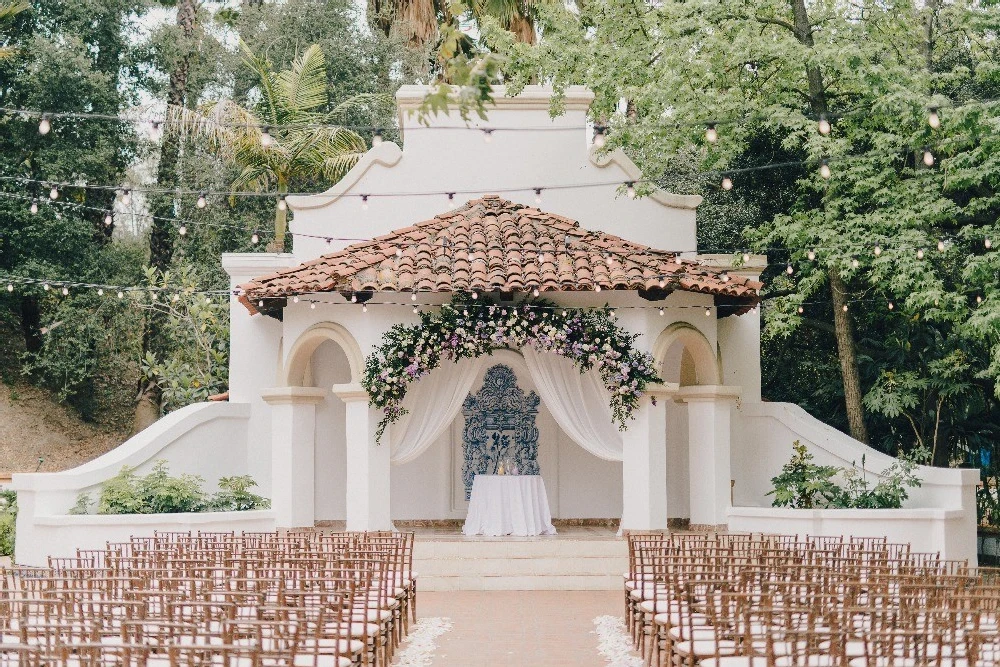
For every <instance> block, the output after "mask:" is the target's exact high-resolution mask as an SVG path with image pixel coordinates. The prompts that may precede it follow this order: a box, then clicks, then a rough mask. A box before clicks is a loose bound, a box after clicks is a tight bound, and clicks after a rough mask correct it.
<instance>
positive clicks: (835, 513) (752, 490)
mask: <svg viewBox="0 0 1000 667" xmlns="http://www.w3.org/2000/svg"><path fill="white" fill-rule="evenodd" d="M734 433H738V434H739V435H737V436H736V437H734V443H735V444H734V446H733V449H732V469H733V473H734V477H735V479H734V482H735V484H734V487H733V505H734V508H733V510H732V511H731V513H730V523H729V525H730V528H731V529H732V530H760V529H761V528H762V527H767V528H766V530H767V532H776V533H785V534H800V535H804V534H806V533H807V532H810V533H812V534H820V533H822V534H844V535H852V534H853V535H857V536H861V535H866V536H867V535H874V534H879V535H887V536H889V537H890V538H891V539H902V537H903V536H905V535H913V537H914V539H910V540H906V541H910V542H912V543H913V544H914V548H915V549H918V547H919V549H918V550H932V551H940V552H941V554H942V556H943V557H947V558H968V559H969V560H970V561H971V562H975V554H976V547H975V542H976V485H977V484H978V483H979V471H978V470H974V469H957V468H933V467H929V466H919V467H918V468H917V471H916V472H917V475H918V476H919V477H920V478H921V480H922V483H921V486H920V488H915V489H911V490H910V497H909V498H908V499H907V500H906V502H905V503H904V504H903V509H901V510H789V509H784V508H772V507H770V505H771V497H770V496H768V495H767V493H768V492H769V491H770V490H771V478H772V477H774V476H776V475H777V474H778V473H779V472H780V471H781V466H782V465H783V464H785V463H786V462H787V461H788V459H789V458H790V457H791V455H792V442H794V441H795V440H799V441H800V442H802V444H804V445H806V447H807V448H808V449H809V451H810V453H812V454H813V456H814V457H815V463H817V464H819V465H833V466H839V467H850V466H851V465H856V466H858V467H861V465H862V457H864V467H865V470H866V471H867V475H868V479H869V480H871V482H872V483H873V484H874V483H877V481H878V479H879V478H880V475H879V473H881V472H882V471H883V470H884V469H885V468H887V467H888V466H889V465H891V464H892V462H893V461H894V460H895V459H894V458H893V457H891V456H888V455H886V454H883V453H882V452H879V451H878V450H875V449H872V448H871V447H869V446H867V445H865V444H864V443H862V442H859V441H857V440H855V439H854V438H852V437H850V436H849V435H847V434H845V433H842V432H841V431H838V430H837V429H835V428H833V427H832V426H829V425H827V424H824V423H823V422H821V421H819V420H818V419H816V418H815V417H813V416H812V415H810V414H809V413H808V412H806V411H805V410H803V409H802V408H800V407H799V406H797V405H793V404H791V403H765V402H761V403H757V402H752V403H746V404H743V405H742V406H741V407H740V409H739V418H738V421H736V423H734ZM758 508H759V509H758ZM803 513H810V514H809V515H808V516H806V515H805V514H803ZM921 522H923V523H921ZM920 526H922V528H921V527H920ZM859 531H860V532H859ZM880 531H882V532H880ZM918 533H919V536H918ZM918 537H919V539H918ZM931 547H933V548H931Z"/></svg>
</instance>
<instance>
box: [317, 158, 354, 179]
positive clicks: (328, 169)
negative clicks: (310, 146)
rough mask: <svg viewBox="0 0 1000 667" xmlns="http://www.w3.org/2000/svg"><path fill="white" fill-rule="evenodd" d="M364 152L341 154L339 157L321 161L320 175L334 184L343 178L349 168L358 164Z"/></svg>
mask: <svg viewBox="0 0 1000 667" xmlns="http://www.w3.org/2000/svg"><path fill="white" fill-rule="evenodd" d="M362 155H364V152H360V153H342V154H340V155H335V156H332V157H328V158H326V159H325V160H323V162H322V165H321V167H322V168H321V170H320V173H321V174H322V176H323V178H326V179H327V180H329V181H330V182H332V183H336V182H337V181H339V180H340V179H342V178H343V177H344V174H346V173H347V172H349V171H350V170H351V167H353V166H354V165H356V164H357V163H358V160H360V159H361V156H362Z"/></svg>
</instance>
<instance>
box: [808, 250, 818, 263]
mask: <svg viewBox="0 0 1000 667" xmlns="http://www.w3.org/2000/svg"><path fill="white" fill-rule="evenodd" d="M806 257H808V258H809V261H810V262H812V261H813V260H815V259H816V251H815V250H810V251H809V252H808V253H807V254H806Z"/></svg>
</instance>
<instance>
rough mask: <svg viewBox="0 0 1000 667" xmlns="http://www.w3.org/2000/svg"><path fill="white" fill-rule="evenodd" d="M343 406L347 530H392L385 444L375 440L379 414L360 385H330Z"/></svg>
mask: <svg viewBox="0 0 1000 667" xmlns="http://www.w3.org/2000/svg"><path fill="white" fill-rule="evenodd" d="M333 393H334V394H336V395H337V396H339V397H340V399H341V400H343V401H344V404H345V406H346V410H345V421H346V433H345V436H346V443H347V485H346V486H347V489H346V492H347V530H392V521H391V520H390V518H389V469H390V466H389V443H388V442H387V440H388V438H383V442H382V443H378V442H376V441H375V431H376V429H377V428H378V422H379V419H381V415H382V413H381V412H380V411H378V410H375V409H373V408H371V407H370V406H369V405H368V392H366V391H365V390H364V389H363V388H362V387H361V385H357V384H343V385H334V387H333Z"/></svg>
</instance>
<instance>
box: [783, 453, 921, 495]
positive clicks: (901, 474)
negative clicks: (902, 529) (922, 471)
mask: <svg viewBox="0 0 1000 667" xmlns="http://www.w3.org/2000/svg"><path fill="white" fill-rule="evenodd" d="M792 449H793V450H794V453H793V454H792V458H791V460H790V461H789V462H788V463H786V464H785V465H784V466H782V467H781V474H780V475H778V476H777V477H772V478H771V484H772V485H773V488H772V489H771V491H769V492H768V494H767V495H769V496H774V501H773V502H772V503H771V504H772V505H773V506H774V507H794V508H799V509H812V508H834V509H899V508H900V507H902V506H903V502H904V501H905V500H906V499H907V498H909V491H908V489H910V488H914V487H919V486H920V478H919V477H918V476H917V475H916V472H915V471H916V469H917V466H918V465H919V464H920V463H921V462H922V461H925V460H926V459H927V458H928V454H929V453H928V452H927V450H925V449H916V450H914V451H912V452H910V453H909V454H904V455H902V456H900V457H899V458H898V459H896V460H895V461H894V462H893V463H892V465H890V466H889V467H888V468H886V469H885V470H883V471H882V473H881V475H880V478H881V479H879V481H878V483H877V484H876V485H875V486H870V485H869V482H868V473H867V470H866V469H865V457H864V456H862V457H861V468H858V467H857V466H856V465H852V466H851V467H850V468H838V467H835V466H820V465H816V464H814V463H812V459H813V456H812V454H810V453H809V452H808V450H807V449H806V447H805V445H803V444H802V443H801V442H799V441H798V440H796V441H795V442H793V443H792ZM837 476H840V477H842V478H843V480H844V483H845V486H843V487H842V486H840V485H839V484H837V483H836V482H835V481H834V478H835V477H837Z"/></svg>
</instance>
